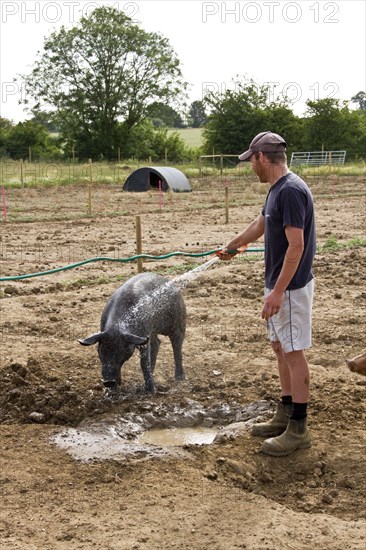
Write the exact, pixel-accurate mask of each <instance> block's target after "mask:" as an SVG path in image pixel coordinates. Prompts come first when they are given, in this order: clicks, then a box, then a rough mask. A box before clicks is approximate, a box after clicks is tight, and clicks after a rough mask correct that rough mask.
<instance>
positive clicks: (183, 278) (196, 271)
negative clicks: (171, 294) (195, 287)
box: [171, 256, 220, 288]
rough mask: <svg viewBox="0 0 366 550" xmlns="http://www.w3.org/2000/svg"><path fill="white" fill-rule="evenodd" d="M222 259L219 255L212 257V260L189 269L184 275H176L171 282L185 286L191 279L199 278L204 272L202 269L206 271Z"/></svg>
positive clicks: (180, 286) (181, 286)
mask: <svg viewBox="0 0 366 550" xmlns="http://www.w3.org/2000/svg"><path fill="white" fill-rule="evenodd" d="M219 261H220V258H219V257H218V256H215V257H214V258H211V260H208V261H207V262H205V263H204V264H202V265H199V266H198V267H195V268H193V269H191V270H190V271H187V273H183V275H179V276H178V277H175V278H174V279H173V280H172V281H171V282H172V283H173V284H175V285H176V286H178V287H179V288H184V287H185V286H186V285H187V284H188V283H189V282H190V281H193V280H194V279H197V277H199V276H200V275H201V273H202V271H206V270H207V269H209V268H210V267H211V266H213V265H214V264H216V263H217V262H219Z"/></svg>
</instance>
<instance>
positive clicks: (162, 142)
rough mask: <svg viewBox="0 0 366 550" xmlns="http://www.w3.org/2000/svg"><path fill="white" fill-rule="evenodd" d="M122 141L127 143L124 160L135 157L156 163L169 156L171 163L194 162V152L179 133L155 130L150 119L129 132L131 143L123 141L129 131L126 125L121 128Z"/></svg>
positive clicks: (161, 129)
mask: <svg viewBox="0 0 366 550" xmlns="http://www.w3.org/2000/svg"><path fill="white" fill-rule="evenodd" d="M119 131H120V132H121V134H120V139H121V141H122V142H124V143H125V147H124V149H123V156H124V158H130V157H134V158H137V159H139V160H146V159H147V158H148V157H151V159H152V160H153V161H154V162H155V161H162V160H164V159H165V153H166V154H167V157H168V161H169V162H182V161H186V160H187V161H188V160H192V159H193V157H194V155H193V152H192V151H191V150H190V149H189V148H187V147H186V145H185V143H184V141H183V139H182V138H181V137H180V136H179V134H178V133H177V132H173V133H170V132H168V130H167V129H166V128H155V127H154V126H153V124H152V122H151V121H150V120H149V119H146V120H144V121H142V122H141V123H140V124H137V125H136V126H134V127H133V128H132V130H130V131H129V141H128V145H127V147H126V141H123V135H124V134H125V133H126V132H127V131H128V130H127V128H126V126H125V125H124V124H121V125H120V127H119Z"/></svg>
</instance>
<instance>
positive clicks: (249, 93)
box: [203, 79, 301, 154]
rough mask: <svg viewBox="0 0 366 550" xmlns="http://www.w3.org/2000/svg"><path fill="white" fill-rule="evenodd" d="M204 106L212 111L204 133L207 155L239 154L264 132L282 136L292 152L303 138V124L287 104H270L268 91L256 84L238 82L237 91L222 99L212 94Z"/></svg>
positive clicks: (223, 96) (232, 91)
mask: <svg viewBox="0 0 366 550" xmlns="http://www.w3.org/2000/svg"><path fill="white" fill-rule="evenodd" d="M205 103H206V104H207V105H208V106H209V108H210V110H211V113H210V114H209V116H208V118H207V123H206V126H205V128H204V130H203V137H204V150H205V152H207V153H212V150H214V151H215V152H216V153H223V154H225V153H227V154H236V153H238V154H239V153H240V152H242V151H243V148H245V147H247V146H248V145H249V143H250V141H251V140H252V139H253V137H254V136H255V135H256V134H258V133H259V132H263V131H265V130H271V131H272V132H276V133H278V134H281V135H283V136H284V137H285V138H286V140H287V142H288V143H289V145H290V146H291V148H295V147H296V146H297V142H298V141H299V139H300V138H301V121H300V120H299V119H298V118H297V117H296V116H295V115H294V114H293V112H292V111H291V109H290V108H289V106H288V104H287V101H286V100H285V99H283V100H281V101H276V102H274V101H269V88H268V87H267V86H265V85H262V86H260V85H257V84H256V83H255V82H254V81H253V80H247V79H244V80H242V81H237V82H236V83H235V89H234V90H226V91H225V92H223V93H222V94H219V95H217V94H213V93H210V94H209V95H208V96H206V97H205Z"/></svg>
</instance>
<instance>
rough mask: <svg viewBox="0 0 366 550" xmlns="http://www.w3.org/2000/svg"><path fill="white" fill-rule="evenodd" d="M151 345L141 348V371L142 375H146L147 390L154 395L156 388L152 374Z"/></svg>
mask: <svg viewBox="0 0 366 550" xmlns="http://www.w3.org/2000/svg"><path fill="white" fill-rule="evenodd" d="M150 357H151V355H150V343H149V344H147V345H146V346H141V347H140V364H141V370H142V374H143V375H144V380H145V389H146V391H148V392H151V393H154V391H155V386H154V380H153V377H152V373H151V367H150V365H151V362H150Z"/></svg>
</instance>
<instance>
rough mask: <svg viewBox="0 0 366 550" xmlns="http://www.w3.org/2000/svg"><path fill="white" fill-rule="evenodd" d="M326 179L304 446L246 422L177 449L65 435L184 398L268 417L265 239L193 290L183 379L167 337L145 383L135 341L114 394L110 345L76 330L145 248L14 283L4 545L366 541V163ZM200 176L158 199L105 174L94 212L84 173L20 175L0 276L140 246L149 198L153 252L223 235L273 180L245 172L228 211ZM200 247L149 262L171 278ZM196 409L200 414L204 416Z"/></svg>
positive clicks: (158, 421)
mask: <svg viewBox="0 0 366 550" xmlns="http://www.w3.org/2000/svg"><path fill="white" fill-rule="evenodd" d="M328 184H329V182H328V183H327V184H326V185H325V184H324V185H323V183H322V182H316V181H314V182H312V184H311V186H312V189H313V192H314V196H315V199H316V201H315V202H316V213H317V227H318V242H319V245H321V246H322V245H324V244H326V243H328V245H327V247H326V248H325V249H324V248H323V249H320V250H319V252H318V254H317V256H316V260H315V276H316V299H315V304H314V323H313V324H314V331H313V336H314V342H313V348H312V349H311V350H309V351H308V359H309V363H310V367H311V373H312V386H311V402H310V410H309V427H310V430H311V433H312V437H313V446H312V447H311V448H310V449H308V450H303V451H297V452H296V453H294V454H293V455H291V456H290V457H285V458H281V459H279V458H277V459H276V458H270V457H267V456H265V455H262V454H261V453H260V452H259V448H260V445H261V440H260V439H258V438H254V437H252V436H251V435H250V430H249V425H250V423H248V427H247V429H244V430H241V431H240V432H239V433H238V434H236V435H235V434H231V435H230V434H229V435H228V436H226V437H225V436H223V437H220V438H219V440H218V441H217V442H215V443H213V444H211V445H201V446H197V445H193V446H192V445H187V446H185V447H184V448H182V449H181V451H180V452H177V453H174V452H171V453H169V452H165V451H164V449H163V450H161V449H160V451H162V452H160V453H154V449H151V450H149V448H144V449H142V450H140V452H137V453H131V454H128V453H124V452H123V445H124V442H123V440H121V449H122V450H121V453H120V455H119V456H114V457H112V458H109V459H108V460H102V459H94V460H91V461H88V462H82V461H78V460H75V459H74V458H73V457H72V456H71V455H70V454H69V453H68V452H67V451H66V450H64V449H63V448H60V447H59V446H57V445H56V444H55V443H54V442H53V441H52V440H51V438H52V437H54V436H55V435H57V434H62V433H64V434H65V430H66V429H70V428H75V427H77V426H78V424H79V423H80V422H82V421H85V419H87V420H88V421H93V422H98V421H99V420H100V419H103V418H105V417H108V418H110V417H111V415H114V417H116V418H120V419H122V420H123V419H128V420H129V421H131V422H133V420H134V419H137V420H138V421H139V422H145V424H146V421H147V418H148V417H149V419H150V421H151V422H150V425H151V423H155V426H157V425H159V426H166V424H167V423H168V424H169V422H168V420H169V419H170V420H171V421H172V423H174V421H175V420H174V418H175V417H174V414H175V415H177V414H178V415H180V417H184V418H186V419H187V418H188V420H187V422H188V424H189V419H191V423H193V424H197V422H198V420H197V419H198V418H203V419H206V425H208V424H210V425H211V424H214V425H215V422H217V424H220V426H222V425H223V424H227V423H229V422H230V423H231V422H235V421H237V420H245V415H244V416H243V413H242V412H243V411H246V410H248V407H249V409H250V407H252V409H253V410H258V411H262V412H261V416H262V417H268V416H269V415H270V414H271V411H272V410H273V408H274V406H275V400H276V399H277V398H278V396H279V390H278V376H277V372H276V368H275V361H274V357H273V356H272V352H271V350H270V346H269V345H268V342H267V337H266V329H265V326H264V323H263V322H262V320H261V319H260V312H261V304H262V287H263V258H262V255H261V254H252V255H251V254H250V253H247V254H246V255H242V256H241V257H240V258H239V257H238V258H237V259H235V260H234V261H233V262H231V263H229V264H228V263H220V264H219V265H216V266H214V267H213V268H212V269H210V270H208V271H206V272H204V273H203V274H202V275H201V276H200V277H199V278H198V279H196V280H195V281H193V282H191V283H190V284H189V285H188V286H187V287H186V288H185V289H184V290H183V291H182V292H183V295H184V298H185V301H186V306H187V312H188V325H187V335H186V340H185V345H184V364H185V370H186V380H185V381H184V382H183V383H180V384H177V383H175V382H174V378H173V364H172V363H173V359H172V352H171V347H170V344H169V342H168V341H167V340H165V339H163V342H162V346H161V348H160V354H159V357H158V363H157V367H156V372H155V381H156V384H157V389H158V391H157V393H156V394H155V395H153V396H151V395H145V394H144V392H143V380H142V374H141V371H140V367H139V361H138V357H137V354H136V355H135V356H134V357H133V358H132V359H131V360H130V361H129V362H128V364H127V365H125V367H124V369H123V374H122V395H121V397H120V399H119V400H118V401H115V402H113V401H111V400H109V399H106V398H105V396H104V393H103V388H102V385H101V382H100V377H101V373H100V364H99V360H98V357H97V352H96V349H95V348H94V347H90V348H85V347H82V346H80V345H79V343H78V342H77V339H78V338H82V337H85V336H88V335H89V334H91V333H92V332H95V331H97V330H98V328H99V320H100V314H101V311H102V309H103V307H104V304H105V302H106V301H107V299H108V297H109V296H110V295H111V294H112V292H113V291H114V290H115V288H117V287H118V286H119V284H121V282H122V281H123V280H126V279H127V278H129V277H130V276H132V275H133V274H135V273H136V265H135V264H134V263H112V262H97V263H91V264H88V265H84V266H81V267H78V268H77V269H72V270H69V271H63V272H60V273H57V274H53V275H49V276H42V277H37V278H30V279H24V280H22V281H10V282H3V283H0V289H1V301H0V307H1V336H2V341H1V369H0V379H1V384H0V421H1V425H0V434H1V469H0V488H1V501H2V504H1V512H0V548H1V549H5V548H6V549H19V550H34V549H37V550H38V549H44V550H59V549H70V548H72V549H82V550H87V549H88V550H89V549H90V548H96V549H100V550H102V549H103V550H104V549H110V550H112V549H113V550H119V549H126V550H127V549H128V550H129V549H149V550H150V549H166V550H168V549H169V550H170V549H173V548H174V549H190V548H192V549H199V550H206V549H210V550H229V549H230V550H231V549H233V550H234V549H236V548H246V549H251V550H261V549H271V550H285V549H286V550H287V549H289V550H290V549H296V550H300V549H301V550H303V549H309V550H313V549H319V550H345V549H352V550H356V549H364V548H365V546H366V512H365V498H366V476H365V471H366V454H365V432H366V430H365V392H366V385H365V379H364V378H362V377H361V376H359V375H357V374H354V373H351V372H349V370H348V368H347V366H346V364H345V359H346V358H349V357H351V356H353V355H356V354H357V353H359V352H360V351H361V350H362V349H363V348H365V347H366V345H365V311H366V310H365V302H366V288H365V263H366V248H365V247H364V246H363V247H362V246H351V245H352V243H350V242H349V241H350V240H351V239H354V238H355V237H359V238H363V239H364V238H365V230H364V211H365V194H364V192H365V178H358V179H355V180H350V179H349V180H344V181H342V180H338V181H337V182H336V186H335V188H333V191H334V194H333V193H332V192H330V191H332V190H331V189H330V187H329V185H328ZM193 188H194V191H193V193H189V194H174V195H168V194H167V195H165V196H164V203H163V208H162V209H160V208H159V201H158V194H157V192H153V191H151V192H149V193H144V194H142V193H141V194H125V193H121V192H120V190H119V189H117V188H116V187H113V186H110V187H107V186H104V187H103V186H100V187H98V189H97V188H95V189H93V216H92V217H87V216H84V217H82V216H81V215H80V213H79V214H78V212H79V210H78V208H77V205H79V206H78V207H80V208H81V210H84V209H86V207H85V204H86V198H87V195H86V191H85V188H84V189H81V188H80V187H79V188H77V187H70V188H57V189H25V190H16V189H12V190H9V191H8V193H7V201H8V221H7V223H2V225H1V243H0V244H1V256H2V258H1V259H2V262H1V265H2V267H1V276H2V277H4V276H10V275H19V274H25V273H33V272H37V271H43V270H48V269H52V268H54V267H59V266H63V265H66V264H68V263H71V262H77V261H81V260H84V259H87V258H91V257H97V256H102V255H104V256H110V257H114V258H121V257H128V256H130V255H132V254H133V253H134V252H135V215H136V214H140V215H141V220H142V231H143V251H144V252H148V253H151V254H164V253H168V252H172V251H174V250H185V251H189V252H198V251H204V250H210V249H213V248H216V247H217V246H218V245H220V244H222V243H224V242H225V241H227V240H228V239H229V238H230V237H231V236H232V235H233V234H235V233H236V232H238V231H239V230H240V229H241V228H242V227H243V226H244V225H245V224H246V223H247V222H249V221H250V220H251V219H252V218H253V217H254V216H255V215H256V214H257V212H258V211H259V208H260V206H261V204H262V202H263V200H264V197H265V192H266V188H265V187H263V186H258V184H255V183H254V182H249V183H248V182H246V183H245V182H244V183H243V184H241V183H240V182H236V183H235V186H233V187H232V188H231V191H230V197H231V205H230V221H229V223H228V224H225V212H224V208H223V197H224V195H223V192H222V191H223V189H222V185H221V186H220V185H219V183H218V182H216V183H215V182H208V181H205V182H204V183H203V184H200V183H199V182H198V181H197V182H193ZM350 190H352V191H353V192H356V193H358V194H357V195H350V194H347V193H349V191H350ZM80 205H81V206H80ZM22 220H23V221H22ZM332 239H333V241H332ZM332 242H333V244H334V243H335V244H334V246H332ZM342 244H346V245H347V246H344V247H341V246H340V245H342ZM353 244H355V242H354V241H353ZM203 261H205V260H204V259H203V260H195V261H193V260H191V259H189V258H186V259H183V258H182V257H175V258H171V259H169V260H166V261H161V262H157V261H151V262H145V263H144V269H145V270H146V271H159V272H162V273H164V274H166V275H167V276H168V277H169V278H172V277H174V276H175V275H177V274H180V273H182V272H184V271H185V270H188V269H190V268H191V267H192V263H194V262H195V263H196V265H199V263H202V262H203ZM258 405H261V406H262V408H260V407H259V408H256V407H258ZM198 409H199V410H200V415H201V416H197V415H196V416H194V412H195V411H197V410H198ZM177 411H178V412H177ZM173 417H174V418H173ZM215 418H216V421H215ZM151 419H152V420H151ZM175 419H176V418H175ZM207 419H208V420H209V422H207ZM164 421H165V424H164ZM188 424H187V425H188ZM181 425H182V424H181ZM78 429H79V430H80V428H78ZM62 437H63V436H62ZM65 437H66V436H65ZM131 437H132V436H131Z"/></svg>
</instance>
